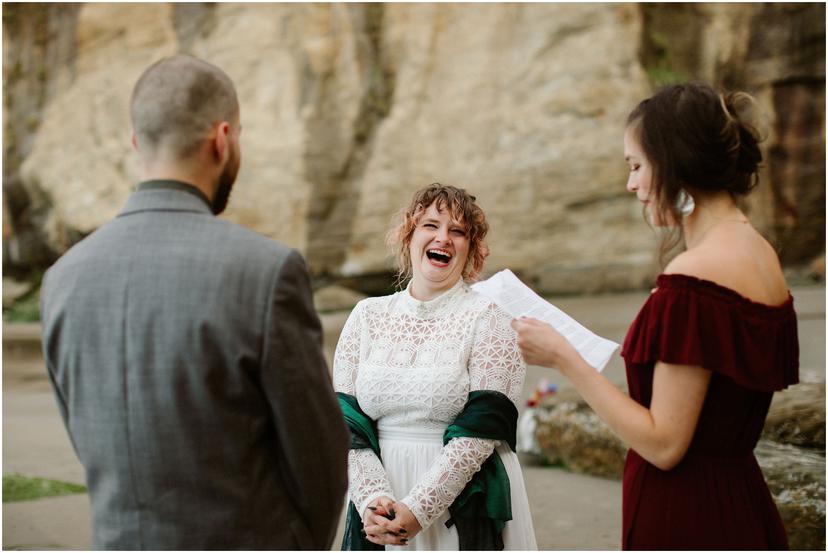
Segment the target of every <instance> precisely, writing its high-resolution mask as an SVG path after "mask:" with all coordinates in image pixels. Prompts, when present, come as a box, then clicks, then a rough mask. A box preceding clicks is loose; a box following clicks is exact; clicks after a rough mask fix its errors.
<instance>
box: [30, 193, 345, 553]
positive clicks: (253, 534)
mask: <svg viewBox="0 0 828 553" xmlns="http://www.w3.org/2000/svg"><path fill="white" fill-rule="evenodd" d="M171 186H174V185H171ZM177 188H178V189H149V190H141V189H139V191H137V192H135V193H134V194H133V195H132V196H131V197H130V198H129V201H128V202H127V204H126V206H125V208H124V209H123V211H122V212H121V213H120V215H119V216H118V217H117V218H116V219H115V220H114V221H112V222H110V223H108V224H106V225H104V226H103V227H101V228H100V229H98V230H97V231H96V232H94V233H93V234H91V235H90V236H89V237H87V238H86V239H84V240H83V241H81V242H80V243H79V244H77V245H76V246H74V247H73V248H72V249H71V250H70V251H68V252H67V253H66V254H65V255H64V256H63V257H62V258H61V259H60V260H59V261H58V262H57V263H56V264H55V265H54V266H53V267H52V268H51V269H50V270H49V271H48V272H47V274H46V276H45V277H44V281H43V287H42V292H41V319H42V324H43V349H44V355H45V358H46V364H47V368H48V371H49V376H50V378H51V379H52V383H53V386H54V390H55V393H56V396H57V400H58V405H59V408H60V411H61V414H62V415H63V419H64V422H65V423H66V427H67V429H68V431H69V435H70V438H71V440H72V443H73V446H74V447H75V451H76V452H77V455H78V458H79V459H80V461H81V463H82V464H83V466H84V468H85V469H86V478H87V485H88V487H89V495H90V500H91V504H92V518H93V523H92V524H93V547H95V548H96V549H327V548H329V547H330V545H331V542H332V540H333V534H334V532H335V530H336V526H337V522H338V518H339V514H340V512H341V509H342V505H343V499H344V494H345V491H346V487H347V464H346V459H347V449H348V443H347V442H348V431H347V429H346V427H345V424H344V421H343V419H342V415H341V412H340V410H339V407H338V405H337V401H336V398H335V396H334V393H333V389H332V386H331V382H330V377H329V373H328V370H327V367H326V363H325V360H324V358H323V355H322V350H321V336H322V335H321V328H320V324H319V319H318V317H317V315H316V313H315V311H314V309H313V303H312V298H311V293H310V285H309V279H308V275H307V271H306V269H305V265H304V261H303V260H302V257H301V256H300V255H299V254H298V253H296V252H295V251H292V250H290V249H288V248H286V247H285V246H282V245H280V244H278V243H277V242H274V241H273V240H270V239H267V238H265V237H263V236H260V235H258V234H256V233H254V232H251V231H249V230H246V229H244V228H242V227H240V226H238V225H234V224H232V223H229V222H227V221H223V220H219V219H216V218H215V217H213V215H212V213H211V212H210V210H209V208H208V206H207V204H206V201H205V200H204V199H202V198H199V197H198V195H197V194H196V193H192V192H191V191H187V189H188V187H186V186H184V185H181V184H178V185H177ZM193 190H194V189H193Z"/></svg>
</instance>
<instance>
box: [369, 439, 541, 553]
mask: <svg viewBox="0 0 828 553" xmlns="http://www.w3.org/2000/svg"><path fill="white" fill-rule="evenodd" d="M379 444H380V451H381V453H382V464H383V466H384V467H385V472H386V474H387V475H388V480H389V482H390V483H391V488H392V489H393V490H394V496H395V497H397V498H403V497H405V496H406V495H408V492H409V491H411V489H412V488H413V487H414V486H415V485H416V484H417V483H418V482H419V480H420V478H421V477H422V476H423V474H424V473H425V472H426V471H427V470H428V469H429V468H430V467H431V465H432V464H433V463H434V460H435V459H436V458H437V456H438V455H439V454H440V451H441V450H442V448H443V431H442V430H427V429H411V428H404V429H402V428H388V427H382V426H380V428H379ZM495 453H496V454H497V455H500V459H501V461H503V466H504V467H505V468H506V473H507V474H508V475H509V488H510V489H511V496H512V520H510V521H509V522H507V523H506V527H505V528H504V529H503V545H504V549H505V550H511V551H516V550H517V551H534V550H537V548H538V544H537V542H536V541H535V530H534V528H533V526H532V515H531V513H530V512H529V499H528V498H527V497H526V487H525V486H524V484H523V473H522V472H521V470H520V463H519V462H518V458H517V455H515V453H514V452H513V451H512V450H511V449H509V446H508V445H505V444H502V445H499V446H498V447H497V448H495ZM449 518H450V517H449V512H448V510H446V512H444V513H443V514H442V515H441V516H440V517H438V518H437V520H435V521H434V522H433V523H432V524H431V526H429V527H428V528H426V529H425V530H423V531H421V532H420V533H419V534H417V535H416V536H415V537H414V539H412V540H411V541H409V542H408V545H407V546H405V547H396V546H390V545H388V546H386V547H385V549H386V550H415V551H457V550H459V549H460V546H459V542H458V537H457V529H456V528H455V527H454V526H453V525H452V527H451V528H446V524H445V523H446V521H447V520H448V519H449Z"/></svg>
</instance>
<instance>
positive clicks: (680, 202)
mask: <svg viewBox="0 0 828 553" xmlns="http://www.w3.org/2000/svg"><path fill="white" fill-rule="evenodd" d="M676 209H678V210H679V213H681V215H682V217H687V216H688V215H690V214H691V213H693V211H694V210H695V209H696V202H695V201H693V196H691V195H690V194H688V193H687V192H685V191H684V189H683V188H682V189H681V190H679V193H678V196H677V197H676Z"/></svg>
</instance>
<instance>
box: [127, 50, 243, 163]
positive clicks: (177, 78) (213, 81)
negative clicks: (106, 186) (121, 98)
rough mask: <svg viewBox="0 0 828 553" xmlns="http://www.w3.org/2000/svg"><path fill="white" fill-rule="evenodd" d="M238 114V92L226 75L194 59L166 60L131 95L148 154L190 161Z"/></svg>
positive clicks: (143, 147)
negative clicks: (215, 130)
mask: <svg viewBox="0 0 828 553" xmlns="http://www.w3.org/2000/svg"><path fill="white" fill-rule="evenodd" d="M238 114H239V102H238V98H237V97H236V89H235V87H234V86H233V82H232V81H231V80H230V77H228V76H227V74H226V73H225V72H224V71H222V70H221V69H219V68H218V67H216V66H215V65H212V64H210V63H207V62H206V61H203V60H200V59H198V58H194V57H192V56H186V55H177V56H173V57H169V58H164V59H162V60H160V61H158V62H156V63H154V64H153V65H152V66H150V67H149V69H147V70H146V71H144V74H143V75H141V78H140V79H138V82H137V83H136V84H135V88H134V89H133V91H132V100H131V102H130V116H131V118H132V128H133V130H134V131H135V136H136V138H137V139H138V147H139V150H140V151H141V152H142V153H143V154H144V155H145V156H150V157H156V156H158V155H164V156H165V157H168V158H172V159H186V158H188V157H190V156H192V155H193V154H194V153H195V152H196V150H198V148H199V146H200V145H201V143H202V141H203V140H204V139H206V138H207V137H208V133H209V131H210V129H211V128H212V127H213V125H215V124H216V123H219V122H221V121H228V122H233V121H235V119H236V118H237V117H238Z"/></svg>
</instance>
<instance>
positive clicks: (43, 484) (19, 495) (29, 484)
mask: <svg viewBox="0 0 828 553" xmlns="http://www.w3.org/2000/svg"><path fill="white" fill-rule="evenodd" d="M76 493H86V488H85V487H84V486H80V485H78V484H70V483H69V482H60V481H58V480H47V479H45V478H29V477H28V476H23V475H22V474H4V475H3V503H11V502H13V501H29V500H32V499H40V498H41V497H53V496H57V495H71V494H76Z"/></svg>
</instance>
